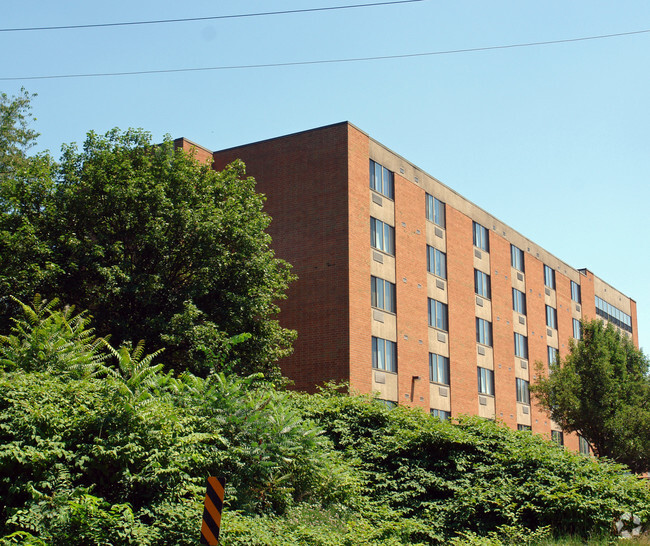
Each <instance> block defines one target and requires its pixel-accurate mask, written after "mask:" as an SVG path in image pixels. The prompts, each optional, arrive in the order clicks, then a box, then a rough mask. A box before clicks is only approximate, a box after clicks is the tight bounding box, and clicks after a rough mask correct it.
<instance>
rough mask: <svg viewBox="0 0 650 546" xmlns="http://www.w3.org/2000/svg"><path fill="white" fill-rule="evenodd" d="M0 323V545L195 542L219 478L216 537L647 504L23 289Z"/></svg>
mask: <svg viewBox="0 0 650 546" xmlns="http://www.w3.org/2000/svg"><path fill="white" fill-rule="evenodd" d="M23 307H24V312H25V318H23V319H21V320H18V321H16V323H15V327H14V329H13V331H12V333H11V335H8V336H0V498H1V499H2V501H3V502H2V506H0V537H2V536H4V537H5V538H4V539H0V544H33V545H42V544H56V545H59V544H60V545H75V544H79V545H83V544H94V543H101V544H139V545H140V544H142V545H147V544H160V543H164V544H178V545H185V544H187V545H189V544H196V542H197V539H198V534H199V528H200V518H201V513H202V501H203V496H204V494H205V478H206V477H207V476H210V475H223V476H225V477H226V480H227V485H226V503H225V508H224V514H223V532H222V537H221V538H222V543H223V544H224V545H225V546H228V545H253V544H260V545H261V544H309V545H312V544H313V545H317V544H318V545H338V544H341V545H345V544H349V545H353V544H389V545H407V544H450V543H453V544H492V545H499V544H535V543H539V541H541V540H543V539H544V537H550V536H551V535H554V536H565V535H571V536H574V537H578V538H588V537H590V536H594V535H602V536H607V535H610V536H611V532H612V524H613V522H614V521H615V520H616V519H617V518H618V517H619V516H620V514H621V513H623V512H630V513H634V514H636V515H638V516H639V517H641V518H642V520H643V521H644V522H648V521H649V520H650V489H649V488H648V486H647V484H645V483H643V482H642V481H641V480H639V479H637V478H636V477H634V476H632V475H630V474H629V473H626V472H625V471H626V468H625V467H622V466H619V465H615V464H611V463H607V462H603V461H598V460H595V459H593V458H587V457H583V456H580V455H577V454H573V453H570V452H568V451H566V450H564V449H562V448H560V447H558V446H556V445H555V444H552V443H550V442H548V441H546V440H544V439H543V438H541V437H539V436H536V435H533V434H531V433H528V432H514V431H511V430H509V429H508V428H506V427H504V426H501V425H499V424H496V423H492V422H490V421H485V420H481V419H478V418H465V419H461V420H460V422H458V423H455V424H451V423H447V422H444V423H443V422H440V421H438V420H437V419H434V418H432V417H430V416H429V415H426V414H424V413H423V412H421V411H419V410H415V409H409V408H406V407H398V408H396V409H393V410H390V409H388V408H386V407H385V406H382V405H380V404H379V403H377V402H376V401H374V400H373V399H372V398H371V397H364V396H350V395H347V394H341V393H339V392H337V391H336V390H334V389H332V390H328V391H324V392H323V393H321V394H318V395H314V396H309V395H301V394H289V393H287V392H282V391H279V390H278V389H277V388H276V387H275V386H273V385H272V384H269V383H267V382H265V381H263V380H262V379H261V376H255V375H253V376H249V377H244V378H242V377H236V376H225V375H223V374H213V375H211V376H209V377H208V378H206V379H204V378H200V377H196V376H194V375H192V374H189V373H185V374H182V375H180V376H178V377H176V376H173V375H172V374H170V373H167V374H166V373H163V371H162V365H161V364H160V363H155V360H156V359H158V358H160V355H158V354H153V355H145V354H144V349H143V347H142V345H141V344H140V345H137V346H135V347H130V346H128V345H127V346H123V347H120V348H119V349H113V348H112V347H111V346H110V345H108V343H106V341H105V340H102V339H100V338H97V337H96V336H95V335H94V333H93V331H92V330H91V329H88V326H89V324H88V318H87V317H86V316H85V315H84V314H83V313H82V314H75V313H74V311H73V310H70V309H64V310H58V309H57V308H56V305H54V304H48V303H45V302H40V301H37V302H35V305H34V306H31V307H30V306H23Z"/></svg>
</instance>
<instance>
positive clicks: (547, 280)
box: [544, 265, 555, 290]
mask: <svg viewBox="0 0 650 546" xmlns="http://www.w3.org/2000/svg"><path fill="white" fill-rule="evenodd" d="M544 286H548V287H549V288H552V289H553V290H555V269H552V268H550V267H549V266H547V265H545V266H544Z"/></svg>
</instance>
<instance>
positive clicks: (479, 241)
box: [474, 222, 490, 252]
mask: <svg viewBox="0 0 650 546" xmlns="http://www.w3.org/2000/svg"><path fill="white" fill-rule="evenodd" d="M474 246H475V247H477V248H480V249H481V250H485V252H490V234H489V232H488V230H487V228H485V227H483V226H482V225H481V224H479V223H477V222H474Z"/></svg>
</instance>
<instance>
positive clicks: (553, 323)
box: [546, 305, 557, 330]
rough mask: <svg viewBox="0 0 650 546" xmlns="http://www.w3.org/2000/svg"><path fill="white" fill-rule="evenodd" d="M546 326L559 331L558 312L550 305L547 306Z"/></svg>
mask: <svg viewBox="0 0 650 546" xmlns="http://www.w3.org/2000/svg"><path fill="white" fill-rule="evenodd" d="M546 326H548V327H549V328H553V329H555V330H557V311H556V310H555V307H551V306H550V305H547V306H546Z"/></svg>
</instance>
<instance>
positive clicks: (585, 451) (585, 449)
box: [578, 436, 589, 455]
mask: <svg viewBox="0 0 650 546" xmlns="http://www.w3.org/2000/svg"><path fill="white" fill-rule="evenodd" d="M578 449H579V450H580V453H581V454H582V455H589V442H587V440H586V439H585V438H583V437H582V436H578Z"/></svg>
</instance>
